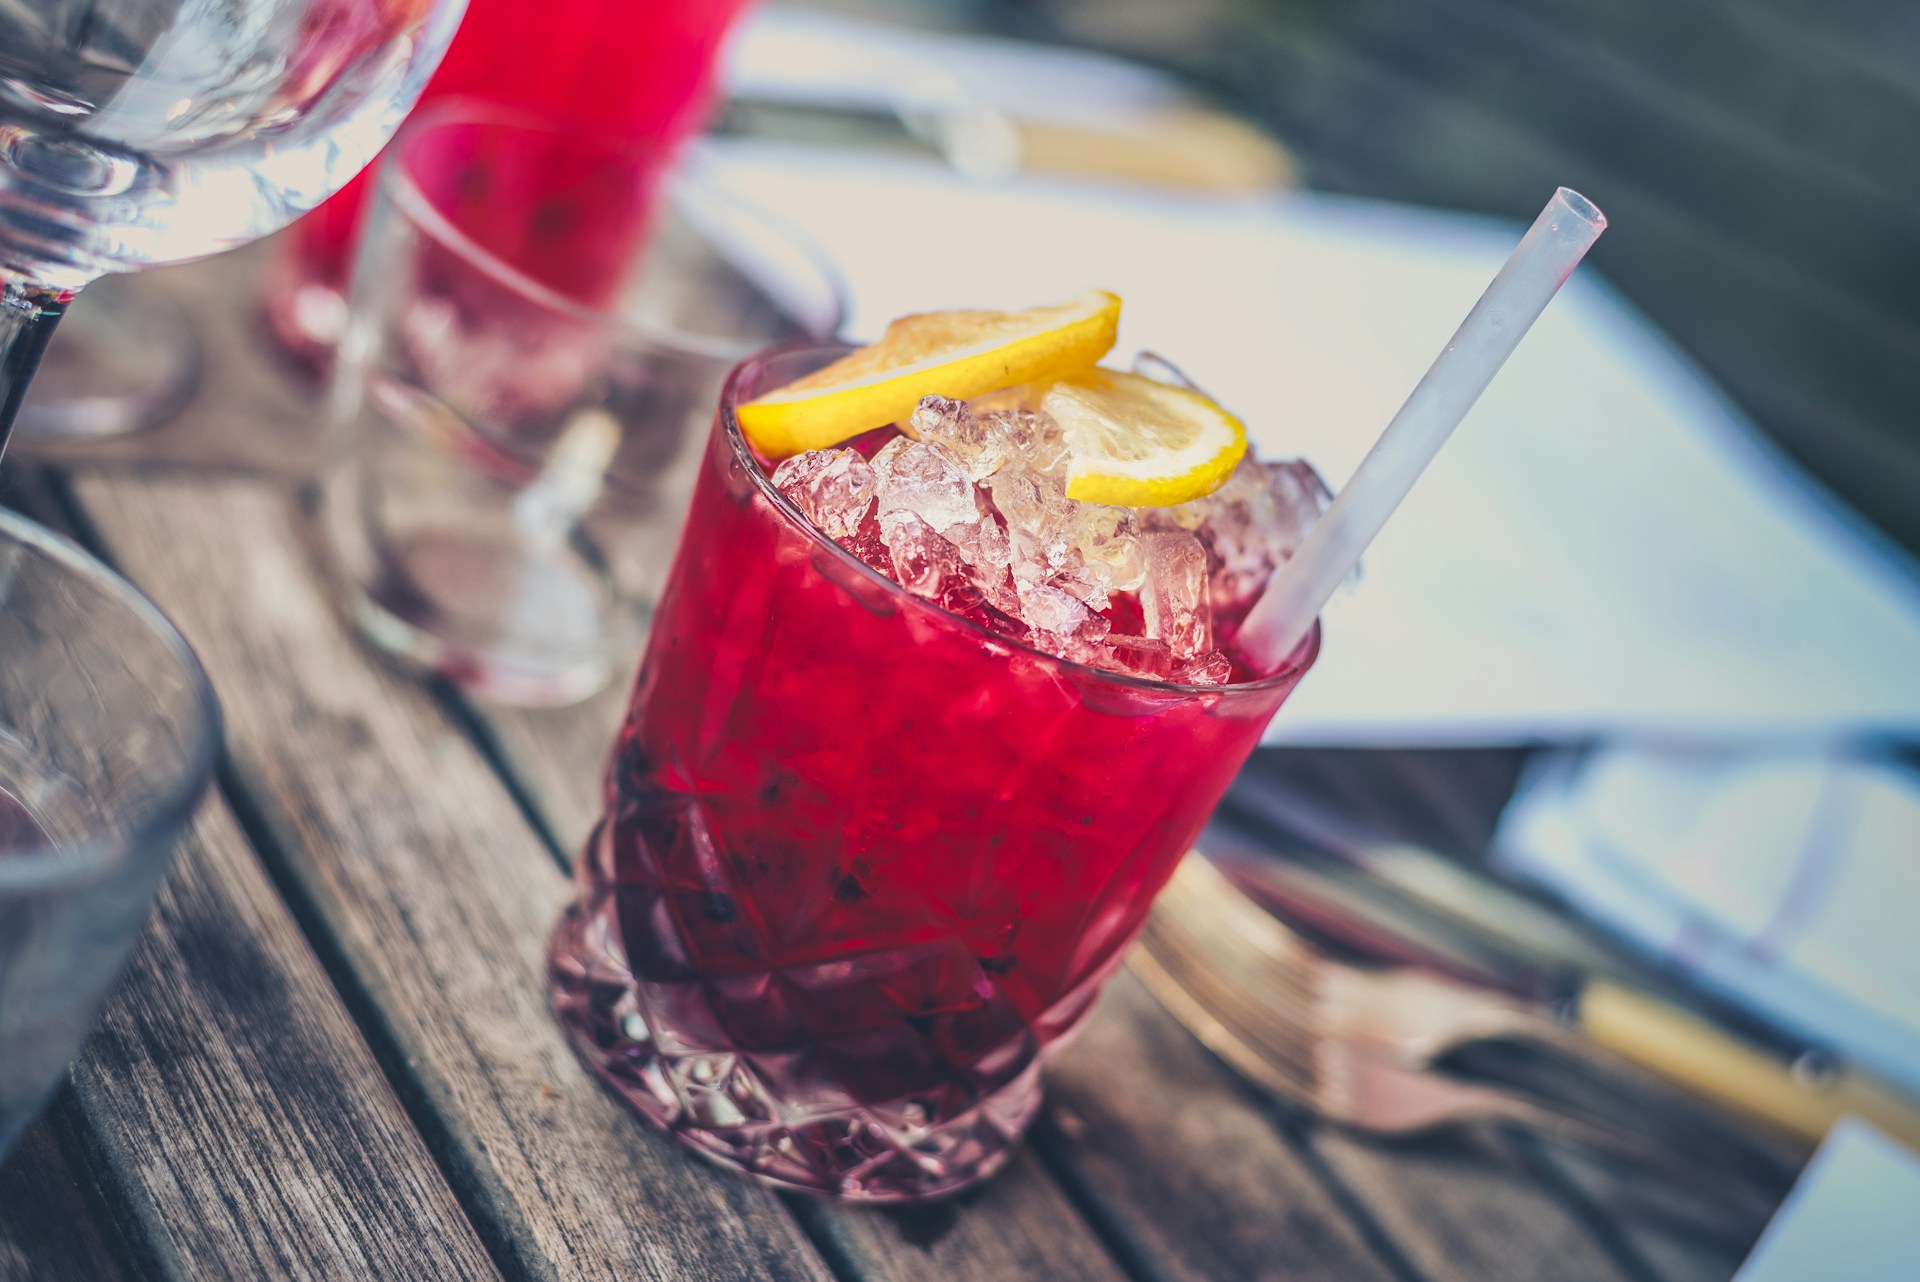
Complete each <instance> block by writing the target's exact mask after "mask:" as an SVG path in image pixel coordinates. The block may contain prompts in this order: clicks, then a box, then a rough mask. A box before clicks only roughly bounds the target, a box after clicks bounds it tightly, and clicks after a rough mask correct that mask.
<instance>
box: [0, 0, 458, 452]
mask: <svg viewBox="0 0 1920 1282" xmlns="http://www.w3.org/2000/svg"><path fill="white" fill-rule="evenodd" d="M464 7H465V0H0V450H4V448H5V444H6V438H7V435H8V433H9V432H10V431H11V429H12V425H13V421H14V418H15V416H16V415H17V414H18V412H19V408H20V402H21V399H22V397H23V396H24V395H25V393H26V387H27V382H28V380H29V379H30V378H31V377H32V375H33V371H34V367H35V366H36V365H37V364H38V363H39V359H40V355H41V353H42V352H43V351H44V350H45V348H46V344H47V340H48V338H49V337H50V336H51V335H52V333H53V328H54V325H55V324H56V323H57V322H58V321H59V319H60V317H61V315H62V314H63V313H64V312H65V311H66V309H67V305H68V304H69V303H70V302H71V301H72V300H73V297H74V295H75V294H77V293H78V292H79V291H80V290H81V288H82V287H84V286H85V285H86V284H87V283H88V282H90V281H92V280H95V279H96V278H98V277H100V276H102V275H105V274H107V273H109V272H122V271H137V270H140V269H142V268H147V267H157V266H161V265H163V264H167V263H177V262H184V261H186V260H188V259H193V258H200V257H204V256H205V255H208V254H214V253H218V252H219V251H221V250H223V249H229V248H232V247H234V246H237V245H241V244H245V243H246V242H248V241H251V240H254V239H256V238H258V237H260V236H264V235H266V234H267V233H269V232H272V231H275V230H277V229H278V228H280V227H281V226H283V225H285V224H286V223H288V222H290V221H291V220H292V219H294V218H295V217H297V216H298V215H300V214H302V213H304V212H306V211H307V210H309V209H311V208H313V207H314V206H315V205H317V204H319V203H320V202H321V201H323V200H325V199H326V198H327V197H328V196H330V195H332V194H333V193H334V191H336V190H337V189H338V188H340V187H341V186H342V185H343V184H345V183H346V182H347V181H348V180H349V179H350V178H352V177H353V176H354V175H355V174H357V173H359V172H360V170H361V169H362V168H364V167H365V166H366V164H367V162H368V161H370V160H372V158H373V157H374V155H375V153H377V152H378V151H379V150H380V147H381V146H382V145H383V144H384V143H385V142H386V140H387V138H388V136H389V135H390V134H392V132H393V130H394V129H395V127H396V126H398V125H399V123H400V121H401V119H402V117H403V116H405V114H406V112H407V109H408V108H409V107H410V106H411V105H412V104H413V100H414V99H415V98H416V97H417V96H418V95H419V93H420V90H421V88H422V87H423V86H424V85H425V84H426V80H427V77H428V75H429V74H430V73H431V72H432V70H433V68H434V65H435V63H436V62H437V61H438V60H439V57H440V54H441V53H442V52H443V51H444V50H445V48H446V45H447V41H448V40H449V39H450V38H451V37H452V35H453V30H454V27H455V25H456V24H457V23H458V22H459V18H460V13H461V11H462V10H463V9H464Z"/></svg>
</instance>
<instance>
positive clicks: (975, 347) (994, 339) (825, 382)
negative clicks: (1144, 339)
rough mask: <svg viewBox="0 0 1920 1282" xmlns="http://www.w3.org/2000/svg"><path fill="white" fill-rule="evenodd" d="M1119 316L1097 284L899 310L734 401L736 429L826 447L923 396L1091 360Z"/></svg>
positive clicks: (771, 445) (761, 441)
mask: <svg viewBox="0 0 1920 1282" xmlns="http://www.w3.org/2000/svg"><path fill="white" fill-rule="evenodd" d="M1119 326H1120V300H1119V298H1118V297H1116V296H1115V295H1113V294H1109V293H1107V292H1106V291H1105V290H1094V291H1092V292H1090V293H1086V294H1082V295H1081V296H1080V297H1079V298H1076V299H1074V300H1073V301H1072V302H1070V303H1063V304H1061V305H1060V306H1058V307H1032V308H1028V309H1027V310H1026V311H1020V312H972V311H969V312H926V313H924V314H922V315H919V316H903V317H901V318H900V319H899V320H897V321H895V322H893V324H891V325H889V326H887V332H886V334H885V335H884V336H882V337H881V339H880V341H879V342H877V343H874V344H873V345H872V346H870V347H863V348H861V349H860V350H859V351H857V352H851V353H849V354H848V355H846V356H843V357H841V358H840V359H839V360H837V361H835V362H834V363H833V364H831V365H829V366H827V367H826V368H825V369H821V370H816V371H815V372H814V373H812V374H809V375H807V376H806V377H805V378H803V379H800V380H798V381H797V382H793V383H789V384H787V385H786V386H785V387H782V388H779V389H778V390H776V391H772V392H768V393H766V394H765V395H763V396H759V397H756V398H754V399H753V400H751V401H748V402H747V403H746V404H744V405H742V406H741V407H740V411H739V414H740V430H741V431H743V432H745V433H746V435H747V439H748V440H749V441H751V442H752V443H753V446H754V448H755V449H757V450H759V451H760V452H761V453H763V454H765V455H767V456H769V457H771V458H785V457H786V456H787V455H789V454H798V453H800V452H801V451H802V450H818V449H825V448H826V447H827V446H829V445H838V444H839V443H840V442H841V441H844V440H847V439H849V438H851V437H855V436H858V435H860V433H862V432H865V431H870V430H871V429H873V428H876V427H882V426H884V425H886V424H888V423H894V422H899V421H901V420H903V419H905V418H907V416H908V415H910V414H912V413H913V407H914V406H916V405H918V404H919V403H920V398H921V397H923V396H951V397H953V398H954V399H956V400H967V399H970V398H972V397H975V396H980V395H982V394H984V393H986V392H992V391H997V390H999V389H1000V388H1003V387H1012V386H1014V385H1015V384H1018V383H1039V382H1046V381H1048V380H1051V379H1056V378H1060V377H1062V376H1063V375H1067V374H1072V373H1075V372H1077V371H1080V370H1084V369H1088V368H1091V367H1092V366H1093V364H1094V363H1095V362H1096V361H1098V360H1099V359H1100V358H1101V357H1102V356H1105V355H1106V354H1107V351H1108V349H1110V348H1111V347H1112V346H1113V340H1114V335H1115V333H1116V332H1117V331H1118V329H1119Z"/></svg>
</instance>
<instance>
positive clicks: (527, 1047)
mask: <svg viewBox="0 0 1920 1282" xmlns="http://www.w3.org/2000/svg"><path fill="white" fill-rule="evenodd" d="M75 489H76V493H77V495H78V496H79V498H80V499H81V501H82V502H83V504H84V505H85V507H86V509H87V511H88V512H89V514H90V515H91V516H92V518H93V520H94V521H95V523H96V525H97V527H98V530H99V532H100V534H101V536H102V538H103V540H104V542H105V543H106V544H107V546H108V547H109V548H110V549H111V551H112V553H113V554H114V555H115V556H116V558H117V559H118V560H119V562H120V564H121V566H122V568H123V569H124V570H125V571H126V572H127V573H128V574H129V576H130V577H132V578H133V579H134V580H135V581H136V582H138V583H140V584H142V585H143V586H144V587H145V588H146V589H147V590H148V591H149V592H150V593H151V594H152V595H153V596H154V597H155V599H156V600H158V601H159V602H160V603H161V605H162V606H163V608H166V609H167V610H169V611H170V613H171V614H172V615H173V617H174V619H175V620H176V621H177V622H178V623H179V624H180V626H181V629H182V631H183V632H185V633H186V635H187V637H188V639H189V640H190V641H191V642H192V643H193V645H194V646H195V648H196V649H197V650H198V651H199V653H200V655H201V658H202V659H203V660H204V661H205V663H206V665H207V668H208V670H209V671H210V672H211V673H212V675H213V679H214V683H215V685H216V687H217V688H218V689H219V690H220V692H221V694H222V698H223V700H224V703H225V706H226V712H227V719H228V737H229V740H230V752H231V760H232V773H233V776H234V778H235V780H236V782H237V785H238V787H239V789H240V792H239V794H238V795H240V796H242V797H244V798H245V800H246V803H247V805H248V806H249V808H250V810H251V812H252V813H251V814H250V815H249V822H250V824H252V825H256V831H258V832H260V833H262V834H264V836H265V839H266V840H267V841H268V842H269V843H270V844H271V845H272V846H273V847H274V849H273V850H272V852H271V853H270V856H269V857H270V858H271V859H272V860H273V861H274V862H275V864H276V866H277V867H278V869H279V871H280V873H281V877H282V880H283V883H284V884H286V885H288V886H289V887H290V888H291V889H292V893H293V895H294V897H295V900H296V908H297V910H298V911H299V912H300V913H301V914H302V916H303V921H304V923H305V924H307V925H308V927H309V929H310V930H313V931H315V932H317V933H318V934H319V936H320V939H321V941H322V944H323V953H325V954H330V955H332V956H333V957H334V961H335V966H336V967H337V970H336V974H337V975H338V976H339V977H340V978H342V979H343V980H344V981H345V982H346V983H347V984H348V985H349V986H350V988H351V989H352V990H354V993H355V1005H356V1011H357V1012H358V1013H360V1014H361V1016H362V1018H363V1019H367V1020H370V1021H372V1023H373V1025H374V1031H375V1033H376V1035H377V1037H378V1039H379V1040H380V1041H381V1042H386V1043H389V1044H390V1053H391V1055H392V1058H393V1061H394V1062H395V1064H396V1066H397V1071H401V1072H403V1073H404V1074H405V1076H406V1080H407V1083H408V1088H409V1090H410V1091H412V1092H417V1094H418V1098H419V1099H420V1100H421V1101H422V1104H423V1107H424V1108H425V1109H426V1110H427V1111H428V1112H429V1113H430V1114H431V1116H432V1117H433V1119H434V1120H435V1123H436V1124H437V1125H438V1126H439V1127H441V1128H443V1130H444V1134H443V1135H441V1136H440V1137H439V1143H440V1144H441V1146H442V1147H441V1160H442V1164H443V1168H444V1169H447V1170H448V1171H450V1172H451V1173H452V1175H453V1178H454V1179H455V1181H456V1185H457V1187H459V1188H460V1190H461V1192H462V1195H463V1200H464V1201H465V1204H466V1205H467V1206H468V1209H469V1213H470V1215H472V1216H473V1218H474V1219H475V1221H476V1224H477V1226H478V1227H479V1229H480V1231H481V1233H482V1235H483V1238H484V1239H485V1240H486V1241H487V1242H488V1244H489V1246H490V1247H491V1248H492V1250H493V1251H494V1253H495V1255H496V1257H497V1258H501V1259H502V1260H503V1261H507V1260H510V1261H511V1268H510V1271H516V1272H522V1273H524V1274H526V1275H527V1276H530V1277H534V1278H542V1279H546V1278H554V1279H574V1278H599V1279H616V1278H617V1279H635V1278H659V1279H682V1278H685V1279H693V1278H700V1279H706V1278H719V1277H766V1278H776V1279H824V1278H826V1277H827V1276H828V1275H827V1272H826V1268H825V1265H824V1264H823V1263H822V1261H821V1260H820V1258H819V1256H818V1254H817V1253H816V1252H815V1251H814V1249H813V1248H812V1246H811V1244H810V1243H809V1242H808V1241H807V1239H806V1237H805V1236H804V1235H803V1233H802V1232H801V1230H800V1228H799V1226H798V1225H797V1224H796V1223H795V1221H794V1220H793V1217H792V1216H791V1215H790V1214H789V1213H788V1212H787V1211H786V1209H785V1208H784V1207H783V1205H782V1204H781V1203H780V1201H779V1200H778V1199H777V1198H775V1197H773V1196H772V1195H771V1194H770V1193H768V1192H767V1191H765V1190H764V1189H761V1188H759V1187H757V1186H754V1185H751V1184H748V1183H747V1182H745V1181H743V1180H739V1179H736V1178H733V1177H730V1176H727V1175H725V1174H723V1173H721V1172H717V1171H715V1170H713V1169H712V1168H710V1167H707V1166H705V1165H702V1164H699V1163H695V1162H692V1161H690V1160H688V1159H687V1158H685V1157H684V1156H682V1155H681V1154H680V1153H679V1152H678V1151H677V1150H676V1149H675V1148H673V1146H672V1145H671V1143H670V1142H669V1141H667V1140H666V1139H664V1138H663V1137H660V1136H658V1135H655V1134H653V1133H651V1132H648V1131H647V1130H645V1129H644V1128H643V1127H642V1126H641V1125H640V1123H639V1122H637V1121H636V1120H635V1119H634V1118H633V1117H631V1116H630V1115H628V1114H627V1113H626V1112H625V1111H623V1110H622V1108H621V1107H620V1106H619V1105H617V1104H616V1103H615V1102H614V1101H613V1100H612V1099H610V1098H609V1097H608V1096H607V1095H606V1094H605V1093H604V1092H602V1091H601V1090H600V1089H599V1088H598V1086H597V1085H596V1084H595V1082H594V1081H593V1080H592V1079H591V1078H589V1077H588V1075H587V1074H586V1072H585V1071H584V1070H583V1069H582V1068H581V1067H580V1066H579V1064H578V1063H577V1061H575V1059H574V1058H573V1056H572V1055H571V1053H569V1051H568V1050H567V1048H566V1046H565V1043H564V1042H563V1040H562V1038H561V1035H560V1032H559V1029H558V1027H557V1025H556V1024H555V1022H554V1020H553V1019H552V1017H551V1015H550V1014H549V1013H548V1010H547V1001H546V983H545V964H544V960H545V958H544V954H545V942H546V933H547V930H548V928H549V927H550V925H551V924H552V922H553V920H554V917H555V916H556V914H557V913H558V912H559V910H560V908H561V906H562V904H563V903H564V902H565V900H566V896H567V886H566V881H565V878H564V876H563V875H562V873H561V871H560V869H559V868H558V867H557V866H556V865H555V864H554V862H553V861H552V860H551V859H550V858H548V856H547V853H546V851H545V850H544V848H543V846H542V844H541V842H540V840H539V839H538V838H537V837H536V835H535V834H534V833H533V831H532V830H531V829H530V828H529V827H528V825H527V823H526V821H525V819H524V818H523V816H522V815H521V813H520V812H519V810H518V808H517V807H516V805H515V804H514V802H513V800H512V798H511V797H510V796H509V795H508V793H507V791H506V790H505V788H504V787H503V785H502V783H501V781H500V780H499V778H498V777H497V776H495V775H494V774H493V772H492V771H491V769H490V768H489V767H488V765H487V763H486V761H485V760H484V759H483V758H482V756H481V755H480V754H479V753H478V752H477V751H476V750H475V748H474V746H473V745H472V744H471V743H470V742H468V741H467V740H466V739H465V738H464V737H462V735H461V734H460V733H459V732H458V730H457V729H456V727H454V726H453V725H452V724H450V723H449V722H448V721H447V719H446V717H445V716H444V714H443V713H442V711H441V710H440V709H439V708H438V707H437V706H436V705H435V704H434V702H433V701H432V700H431V698H429V697H428V696H427V694H426V693H425V692H423V691H422V690H421V689H420V688H419V687H417V686H415V685H412V684H410V683H408V682H407V681H405V680H403V679H401V678H400V677H398V676H396V675H394V674H392V673H390V672H387V671H385V670H383V669H381V668H378V667H377V666H375V665H373V664H371V663H370V662H369V661H368V658H367V656H366V655H365V654H364V653H363V652H362V651H360V650H359V649H358V648H357V647H356V646H355V645H354V643H353V641H352V640H351V638H350V637H349V636H348V635H347V634H346V632H345V631H344V630H343V629H342V627H341V626H340V625H339V624H338V622H337V621H336V620H335V618H334V616H333V614H332V613H331V611H330V610H329V609H328V608H327V606H326V603H325V601H324V599H323V596H322V593H321V591H320V588H319V586H318V584H317V583H316V581H315V579H314V577H313V574H312V571H311V567H310V565H309V563H308V562H307V560H306V558H305V555H304V549H303V548H302V546H301V543H300V540H299V539H298V537H297V536H296V534H295V533H294V531H293V529H292V528H291V525H290V518H289V504H288V501H287V499H286V497H285V496H284V495H282V494H281V493H279V492H278V491H276V490H274V489H272V488H269V487H263V486H260V485H257V484H253V483H248V482H242V481H237V480H231V479H228V480H221V479H202V480H186V479H177V480H165V481H159V482H154V483H149V484H139V483H135V482H131V481H128V480H125V479H120V478H115V477H109V476H105V475H97V476H87V477H84V478H81V479H79V480H77V481H76V483H75ZM241 543H244V554H241V552H240V551H239V549H238V545H239V544H241Z"/></svg>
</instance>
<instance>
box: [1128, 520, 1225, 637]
mask: <svg viewBox="0 0 1920 1282" xmlns="http://www.w3.org/2000/svg"><path fill="white" fill-rule="evenodd" d="M1139 544H1140V551H1141V556H1142V560H1143V562H1144V564H1145V577H1144V578H1143V579H1142V580H1141V583H1140V611H1141V614H1142V615H1143V617H1144V618H1145V621H1146V629H1147V635H1148V636H1150V637H1156V638H1158V639H1159V640H1161V641H1165V642H1166V643H1167V645H1168V646H1169V647H1170V648H1171V649H1172V651H1173V657H1174V659H1175V660H1176V661H1180V660H1186V659H1192V658H1196V657H1198V656H1200V655H1202V654H1205V653H1206V652H1207V651H1208V650H1211V649H1213V626H1212V610H1211V608H1210V606H1209V604H1208V600H1207V550H1206V549H1205V548H1204V547H1202V546H1201V544H1200V540H1199V539H1198V538H1196V537H1194V536H1193V535H1192V534H1191V533H1189V532H1188V531H1186V530H1178V529H1175V530H1155V531H1152V532H1150V533H1147V534H1143V535H1141V536H1140V539H1139Z"/></svg>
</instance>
